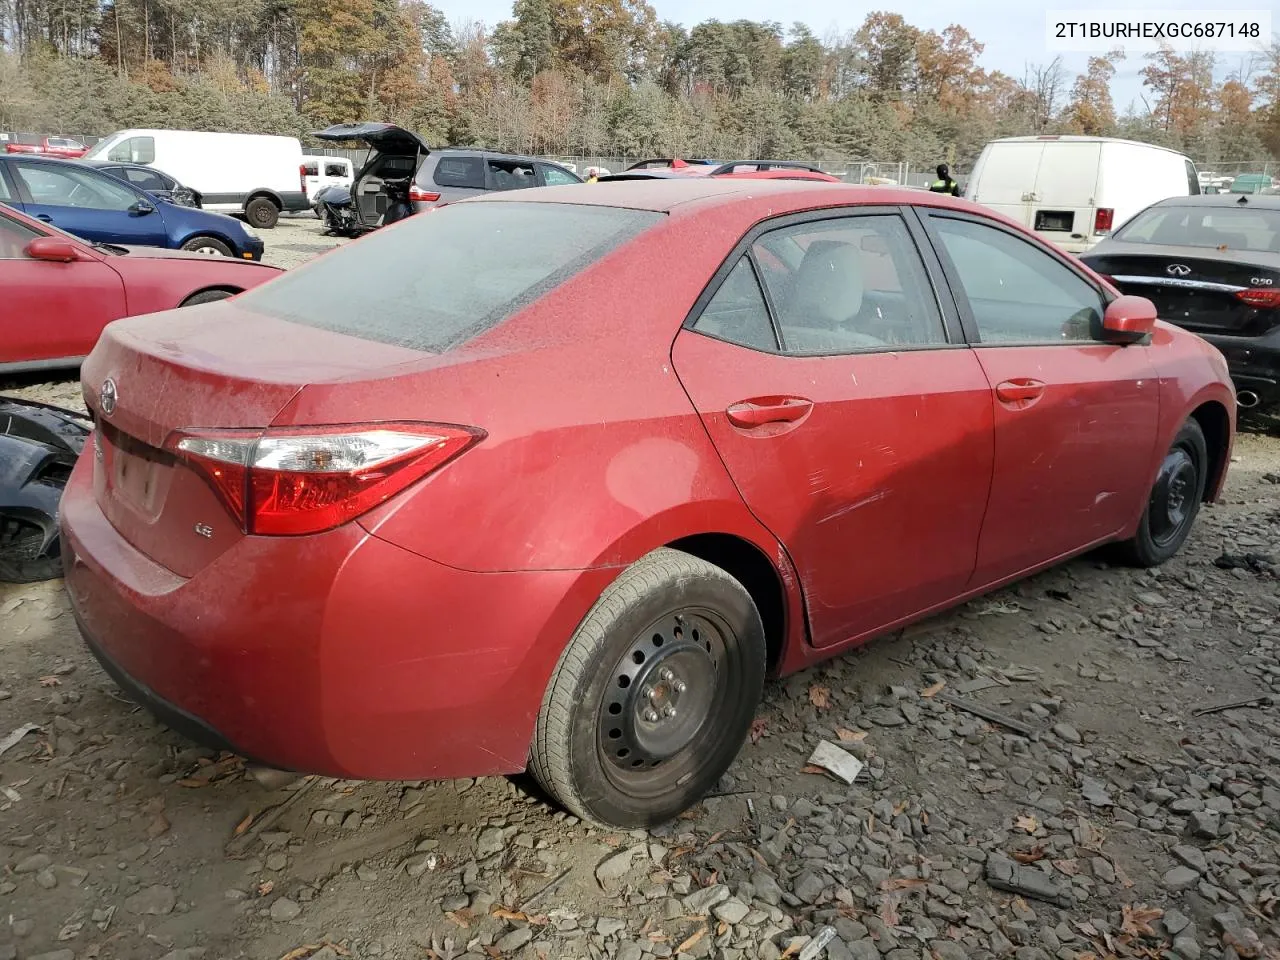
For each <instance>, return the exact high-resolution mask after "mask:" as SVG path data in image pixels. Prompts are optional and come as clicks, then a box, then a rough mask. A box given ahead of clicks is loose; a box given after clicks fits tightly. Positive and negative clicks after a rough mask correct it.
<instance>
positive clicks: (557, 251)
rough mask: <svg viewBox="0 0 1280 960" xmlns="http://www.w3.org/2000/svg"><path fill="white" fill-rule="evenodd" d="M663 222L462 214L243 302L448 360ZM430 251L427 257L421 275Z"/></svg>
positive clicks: (482, 210) (490, 206) (578, 211)
mask: <svg viewBox="0 0 1280 960" xmlns="http://www.w3.org/2000/svg"><path fill="white" fill-rule="evenodd" d="M661 219H662V214H659V213H653V212H651V211H642V210H623V209H618V208H615V207H594V206H585V205H575V204H561V203H460V204H454V205H451V206H446V207H440V208H438V209H436V210H435V211H433V212H431V213H427V214H420V215H419V216H416V217H412V218H410V219H408V220H405V221H403V222H402V223H401V224H399V225H397V226H396V228H395V229H393V230H379V231H378V232H376V233H372V234H370V235H369V236H367V237H364V238H362V239H361V240H360V242H359V243H352V244H349V245H348V246H346V247H343V248H342V249H340V250H335V251H334V252H332V253H330V254H327V255H326V256H324V257H322V258H320V259H319V260H314V261H312V262H311V263H309V264H307V265H306V266H303V267H298V268H297V269H295V270H291V271H289V272H288V273H286V274H284V275H283V276H280V277H278V278H277V279H275V280H273V281H272V282H271V283H268V284H265V285H264V286H261V287H258V288H257V289H255V290H252V291H250V292H249V293H246V294H242V295H241V296H240V298H239V300H238V302H239V303H242V304H244V306H245V307H246V308H247V309H250V310H254V311H257V312H259V313H263V314H267V315H269V316H274V317H280V318H281V319H284V320H289V321H291V322H293V323H299V324H302V325H304V326H308V327H317V328H319V329H321V330H331V331H333V332H335V333H343V334H347V335H349V336H353V337H361V338H363V339H366V340H378V341H381V342H383V343H392V344H397V345H400V346H404V347H410V348H412V349H415V350H425V351H429V352H431V353H443V352H444V351H446V350H448V349H450V348H451V347H455V346H457V345H459V344H461V343H464V342H466V341H467V340H470V339H471V338H472V337H476V336H478V335H480V334H481V333H483V332H485V331H486V330H489V329H490V328H492V327H495V326H497V325H498V324H499V323H501V322H502V321H503V320H505V319H507V318H508V317H510V316H511V315H512V314H514V313H516V312H517V311H518V310H520V309H521V308H523V307H525V306H527V305H528V304H530V303H533V302H534V301H535V300H537V299H538V298H540V297H542V296H543V295H545V294H546V293H548V292H549V291H551V290H553V289H554V288H556V287H557V286H559V285H560V284H562V283H564V282H565V281H566V280H568V279H569V278H571V277H573V276H574V275H576V274H578V273H580V272H581V271H582V270H584V269H586V268H587V267H588V266H590V265H591V264H592V263H594V262H595V261H597V260H599V259H600V258H601V257H603V256H604V255H605V254H607V253H608V252H609V251H611V250H613V249H615V248H616V247H617V246H619V245H620V244H622V243H624V242H626V241H627V240H630V239H631V238H632V237H634V236H636V235H637V234H639V233H640V232H641V231H643V230H645V229H647V228H648V227H651V226H653V225H654V224H655V223H658V222H659V221H661ZM423 250H429V251H431V257H430V268H429V269H425V270H424V269H423V261H422V251H423Z"/></svg>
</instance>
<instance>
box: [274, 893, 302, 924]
mask: <svg viewBox="0 0 1280 960" xmlns="http://www.w3.org/2000/svg"><path fill="white" fill-rule="evenodd" d="M301 914H302V907H300V906H298V904H296V903H295V902H294V901H292V900H290V899H289V898H288V897H281V898H280V899H279V900H277V901H276V902H275V903H273V904H271V919H272V920H274V921H275V922H276V923H288V922H289V921H290V920H296V919H298V917H299V916H300V915H301Z"/></svg>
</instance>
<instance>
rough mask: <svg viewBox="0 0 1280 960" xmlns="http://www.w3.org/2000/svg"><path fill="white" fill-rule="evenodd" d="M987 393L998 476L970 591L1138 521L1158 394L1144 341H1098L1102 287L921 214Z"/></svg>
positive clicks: (1060, 262) (1019, 245)
mask: <svg viewBox="0 0 1280 960" xmlns="http://www.w3.org/2000/svg"><path fill="white" fill-rule="evenodd" d="M925 219H926V221H927V222H928V223H929V225H930V230H931V233H932V234H933V236H934V237H935V238H936V240H935V242H936V245H937V247H938V250H939V252H940V254H941V257H942V260H943V263H944V268H945V269H946V271H947V273H948V276H949V277H950V279H951V286H952V289H953V290H954V291H955V294H956V299H957V301H958V303H959V306H960V309H961V314H962V316H963V318H964V321H965V323H966V324H967V325H968V326H969V333H970V339H971V340H974V341H976V343H975V349H974V352H975V354H976V355H977V357H978V360H979V361H980V362H981V364H982V367H983V370H984V371H985V372H986V375H987V379H988V381H989V383H990V387H991V391H992V394H993V396H992V402H993V406H994V409H995V474H994V479H993V482H992V489H991V503H990V507H989V509H988V511H987V520H986V522H985V523H984V525H983V530H982V539H981V542H980V544H979V547H978V567H977V571H976V572H975V575H974V584H975V586H977V585H984V584H989V583H994V582H996V581H999V580H1002V579H1005V578H1008V577H1011V576H1014V575H1017V574H1018V573H1021V572H1023V571H1025V570H1027V569H1029V568H1031V567H1034V566H1037V565H1040V564H1043V563H1046V562H1048V561H1051V560H1054V559H1057V558H1058V557H1061V556H1063V555H1065V554H1068V553H1073V552H1077V551H1079V550H1081V549H1083V548H1085V547H1088V546H1089V545H1091V544H1093V543H1096V542H1099V541H1101V540H1104V539H1106V538H1108V537H1111V536H1113V535H1115V534H1117V533H1119V532H1120V531H1121V530H1122V529H1123V528H1124V527H1125V526H1127V525H1128V524H1129V523H1131V522H1132V521H1133V520H1135V519H1136V518H1137V516H1138V513H1139V512H1140V510H1141V508H1142V503H1143V498H1144V497H1145V491H1146V490H1147V489H1148V488H1149V486H1150V480H1151V478H1150V477H1149V476H1148V473H1149V471H1150V468H1151V463H1152V457H1153V455H1154V444H1155V442H1156V425H1157V418H1158V413H1159V409H1158V396H1159V384H1158V381H1157V377H1156V373H1155V370H1154V368H1153V366H1152V364H1151V361H1150V358H1149V356H1148V348H1147V347H1146V346H1143V345H1130V346H1117V345H1113V344H1107V343H1103V342H1101V341H1100V340H1099V339H1097V337H1098V336H1099V334H1100V331H1101V323H1102V314H1103V311H1104V310H1105V309H1106V301H1105V298H1104V295H1103V293H1102V291H1101V290H1100V289H1099V288H1098V287H1097V286H1096V285H1095V284H1094V283H1093V281H1092V280H1090V279H1089V278H1088V277H1086V276H1085V275H1084V274H1083V273H1082V272H1080V271H1079V270H1077V269H1076V268H1074V267H1073V266H1071V265H1070V264H1069V263H1068V262H1067V261H1066V260H1065V258H1064V257H1062V256H1060V255H1058V254H1057V253H1055V252H1051V251H1050V250H1049V249H1047V248H1046V247H1044V246H1041V245H1040V244H1039V243H1036V242H1032V241H1031V240H1028V239H1025V238H1023V237H1021V236H1019V235H1016V234H1015V233H1013V232H1012V231H1010V230H1009V229H1007V228H1005V227H1004V226H1003V225H998V224H996V223H994V222H992V221H988V220H985V219H984V218H978V217H973V216H965V215H957V214H950V213H945V214H944V213H936V212H935V213H931V214H929V215H927V216H926V218H925Z"/></svg>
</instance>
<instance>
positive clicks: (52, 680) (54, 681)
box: [40, 677, 62, 687]
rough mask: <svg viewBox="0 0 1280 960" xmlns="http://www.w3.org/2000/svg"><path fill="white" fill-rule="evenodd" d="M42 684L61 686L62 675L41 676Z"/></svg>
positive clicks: (44, 685) (45, 685) (43, 685)
mask: <svg viewBox="0 0 1280 960" xmlns="http://www.w3.org/2000/svg"><path fill="white" fill-rule="evenodd" d="M40 686H42V687H60V686H62V678H61V677H41V678H40Z"/></svg>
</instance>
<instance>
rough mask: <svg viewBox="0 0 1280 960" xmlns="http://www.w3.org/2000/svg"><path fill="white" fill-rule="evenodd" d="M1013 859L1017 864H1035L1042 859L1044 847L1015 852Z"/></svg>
mask: <svg viewBox="0 0 1280 960" xmlns="http://www.w3.org/2000/svg"><path fill="white" fill-rule="evenodd" d="M1013 859H1015V860H1017V861H1018V862H1019V863H1035V862H1037V861H1038V860H1043V859H1044V847H1032V848H1031V849H1030V850H1015V851H1014V852H1013Z"/></svg>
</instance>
